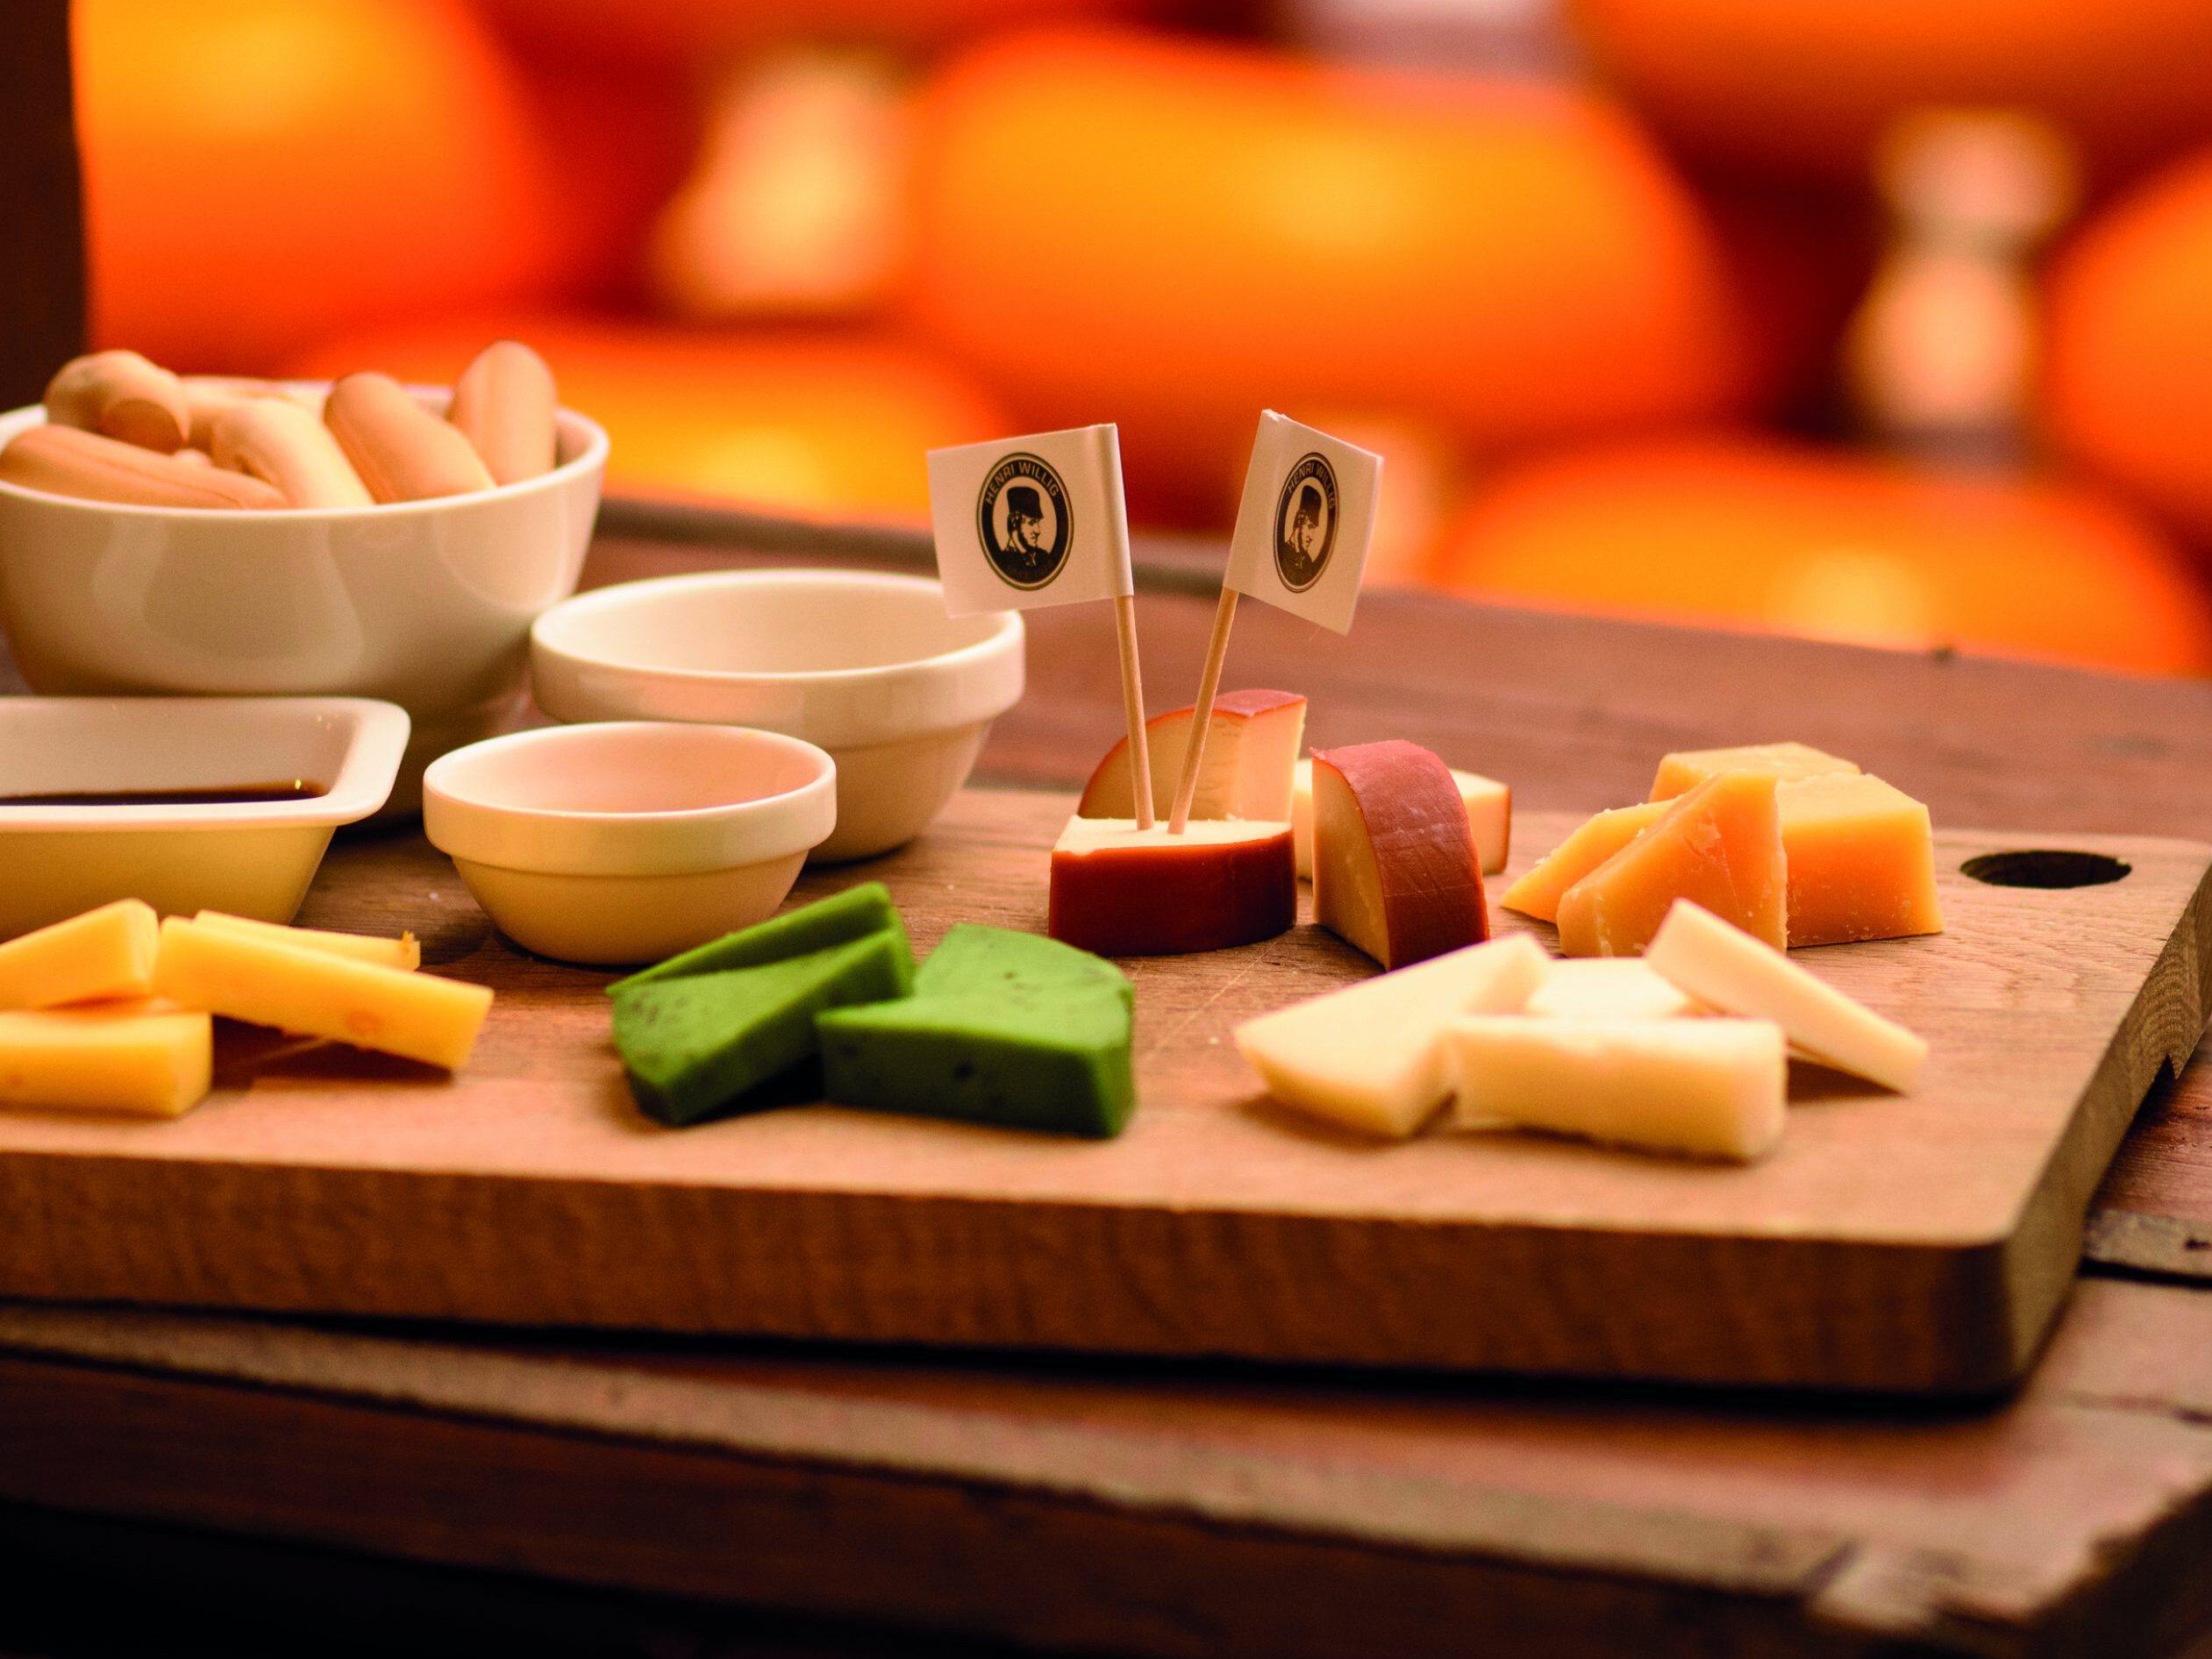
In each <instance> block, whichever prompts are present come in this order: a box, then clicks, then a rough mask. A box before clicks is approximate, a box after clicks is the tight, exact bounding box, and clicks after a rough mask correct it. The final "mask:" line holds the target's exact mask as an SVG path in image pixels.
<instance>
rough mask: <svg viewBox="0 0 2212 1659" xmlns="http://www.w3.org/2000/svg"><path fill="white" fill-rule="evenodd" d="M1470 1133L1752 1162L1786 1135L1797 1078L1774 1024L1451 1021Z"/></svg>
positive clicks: (1456, 1079) (1461, 1119) (1449, 1039)
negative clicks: (1535, 1133) (1499, 1131)
mask: <svg viewBox="0 0 2212 1659" xmlns="http://www.w3.org/2000/svg"><path fill="white" fill-rule="evenodd" d="M1445 1047H1446V1051H1447V1053H1448V1056H1449V1059H1450V1064H1451V1067H1452V1079H1453V1084H1454V1086H1455V1088H1456V1089H1457V1092H1458V1097H1459V1098H1458V1102H1457V1104H1456V1105H1455V1106H1454V1107H1453V1108H1452V1117H1453V1121H1454V1123H1455V1124H1457V1125H1458V1126H1459V1127H1461V1128H1466V1129H1494V1128H1497V1127H1500V1126H1509V1127H1513V1128H1519V1129H1545V1130H1549V1131H1552V1132H1553V1133H1556V1134H1562V1135H1576V1136H1585V1137H1587V1138H1588V1139H1591V1140H1595V1141H1603V1142H1607V1143H1611V1144H1614V1145H1620V1146H1633V1147H1639V1148H1643V1149H1645V1150H1651V1151H1659V1152H1680V1153H1688V1154H1691V1155H1693V1156H1696V1157H1720V1158H1736V1159H1740V1160H1744V1161H1746V1162H1748V1161H1749V1160H1751V1159H1752V1158H1756V1157H1761V1156H1762V1155H1764V1154H1765V1153H1766V1152H1767V1151H1768V1150H1771V1149H1772V1148H1773V1144H1774V1143H1775V1142H1776V1141H1777V1140H1778V1139H1780V1136H1781V1132H1782V1121H1783V1113H1784V1103H1785V1098H1786V1091H1787V1086H1788V1080H1789V1057H1788V1051H1787V1048H1786V1047H1785V1045H1784V1043H1783V1041H1782V1031H1781V1028H1780V1026H1778V1025H1776V1024H1774V1023H1773V1022H1772V1021H1768V1020H1738V1019H1713V1020H1538V1019H1531V1018H1529V1017H1528V1016H1527V1015H1512V1014H1504V1015H1488V1014H1486V1015H1468V1016H1465V1017H1462V1018H1460V1019H1457V1020H1454V1021H1452V1022H1451V1024H1450V1025H1449V1026H1448V1027H1447V1028H1446V1029H1445Z"/></svg>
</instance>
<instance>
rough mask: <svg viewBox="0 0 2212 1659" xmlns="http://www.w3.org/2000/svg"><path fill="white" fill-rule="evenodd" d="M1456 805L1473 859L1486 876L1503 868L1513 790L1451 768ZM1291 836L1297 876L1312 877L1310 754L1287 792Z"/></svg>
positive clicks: (1508, 847) (1510, 831)
mask: <svg viewBox="0 0 2212 1659" xmlns="http://www.w3.org/2000/svg"><path fill="white" fill-rule="evenodd" d="M1450 771H1451V773H1452V782H1453V783H1454V784H1455V785H1457V786H1458V787H1459V804H1460V805H1461V806H1463V807H1465V808H1466V811H1467V833H1468V834H1469V835H1471V836H1473V837H1474V859H1475V863H1476V864H1477V865H1479V866H1480V867H1481V871H1482V873H1483V874H1484V875H1486V876H1489V875H1495V874H1496V873H1497V872H1499V871H1501V870H1502V869H1504V868H1505V865H1506V860H1507V859H1508V858H1510V857H1511V856H1512V851H1513V791H1512V790H1511V789H1510V788H1509V787H1507V786H1506V785H1504V784H1502V783H1500V782H1499V781H1498V780H1496V779H1495V778H1486V777H1484V776H1483V775H1482V774H1481V773H1479V772H1461V771H1460V770H1459V768H1458V767H1457V766H1453V767H1452V768H1450ZM1290 835H1291V841H1292V844H1293V845H1294V847H1295V850H1296V851H1297V854H1298V877H1299V879H1301V880H1302V881H1310V880H1312V879H1313V757H1312V756H1311V755H1306V756H1303V757H1302V758H1300V760H1299V762H1298V766H1297V771H1296V772H1295V773H1294V774H1293V777H1292V780H1291V794H1290Z"/></svg>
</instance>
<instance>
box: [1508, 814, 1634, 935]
mask: <svg viewBox="0 0 2212 1659" xmlns="http://www.w3.org/2000/svg"><path fill="white" fill-rule="evenodd" d="M1669 804H1670V803H1668V802H1666V801H1639V802H1638V803H1637V804H1636V805H1635V806H1633V807H1616V808H1613V810H1611V811H1610V812H1601V813H1598V814H1596V815H1595V816H1593V817H1591V818H1589V819H1588V820H1586V821H1585V822H1582V823H1581V824H1580V825H1578V826H1577V827H1576V829H1575V830H1574V833H1573V834H1572V835H1570V836H1569V837H1567V838H1566V840H1564V841H1562V842H1560V843H1559V845H1558V846H1556V847H1554V848H1552V851H1549V852H1547V853H1545V855H1544V857H1543V858H1540V859H1538V861H1537V863H1536V864H1535V865H1532V866H1531V868H1530V869H1529V871H1528V873H1527V874H1525V875H1523V877H1522V878H1521V879H1519V880H1518V881H1516V882H1515V883H1514V884H1513V885H1512V886H1509V887H1508V888H1507V889H1506V890H1505V896H1504V897H1503V898H1502V899H1501V900H1499V901H1498V902H1499V903H1501V904H1502V905H1503V906H1505V908H1507V909H1509V910H1518V911H1519V912H1520V913H1521V914H1522V915H1524V916H1534V917H1535V918H1536V919H1537V920H1538V921H1539V922H1556V921H1558V920H1559V898H1560V895H1561V894H1564V893H1566V890H1567V889H1568V888H1569V887H1571V886H1573V885H1574V884H1575V883H1576V882H1578V881H1580V880H1581V879H1582V878H1583V877H1584V876H1586V875H1588V874H1589V873H1590V872H1591V871H1593V870H1595V869H1596V868H1597V867H1598V865H1602V864H1603V863H1604V862H1605V861H1606V860H1607V859H1608V858H1611V857H1612V856H1613V855H1614V854H1615V853H1616V852H1618V851H1620V850H1621V849H1622V848H1623V847H1625V846H1626V845H1628V844H1629V843H1630V842H1631V841H1633V840H1635V839H1636V837H1638V836H1640V835H1642V834H1643V833H1644V832H1645V830H1646V829H1650V828H1651V827H1652V825H1653V824H1655V823H1657V822H1659V819H1660V818H1662V817H1663V816H1665V815H1666V808H1667V807H1668V805H1669Z"/></svg>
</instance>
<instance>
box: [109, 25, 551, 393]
mask: <svg viewBox="0 0 2212 1659" xmlns="http://www.w3.org/2000/svg"><path fill="white" fill-rule="evenodd" d="M75 53H76V63H77V92H78V99H79V104H78V126H79V131H80V133H81V141H82V150H83V156H84V175H85V210H86V224H87V233H88V239H89V250H90V254H91V266H92V311H93V331H94V333H95V335H96V337H97V338H98V339H99V340H100V341H101V342H102V343H103V344H108V345H129V346H132V347H134V348H136V349H137V350H139V351H142V352H146V354H147V355H149V356H151V357H153V358H154V359H155V360H160V361H164V362H167V363H168V364H169V365H170V366H171V367H176V368H180V369H214V370H225V371H230V372H249V371H256V370H260V369H264V368H267V367H270V366H271V365H272V363H273V362H274V361H275V360H276V359H277V358H279V357H280V356H281V355H282V353H284V352H287V351H289V350H294V349H296V348H298V347H299V346H300V345H303V344H304V343H306V342H307V341H309V340H310V339H312V338H315V337H316V336H318V334H320V333H323V332H326V331H329V330H331V329H332V328H334V327H339V326H344V325H346V324H358V323H359V322H360V321H362V320H363V319H365V318H368V317H376V316H380V315H389V314H391V313H394V312H396V311H399V310H404V309H407V308H410V307H421V306H429V305H436V306H441V307H450V306H452V305H453V304H455V303H464V302H470V301H482V300H485V299H488V298H492V297H496V296H503V295H513V294H517V293H520V292H524V291H528V290H530V289H532V288H533V287H541V286H543V285H544V284H545V282H546V281H548V280H549V277H550V275H551V274H552V271H551V267H552V266H553V260H554V258H555V250H556V247H557V246H558V234H557V231H558V226H557V221H556V218H555V213H556V210H557V208H558V203H559V195H558V193H559V191H560V156H559V155H558V154H557V153H555V152H554V151H553V150H552V149H551V148H550V147H549V146H546V145H544V144H543V143H541V141H540V139H539V134H538V132H537V131H536V129H535V128H534V126H533V125H532V120H531V118H530V116H529V113H528V111H527V110H526V108H525V106H524V98H523V96H522V93H521V91H520V89H519V87H518V85H517V81H516V79H515V76H514V74H513V72H512V70H511V69H510V68H509V66H508V64H507V62H506V61H505V59H504V57H503V55H502V53H501V50H500V48H499V46H498V45H497V43H496V41H495V40H494V39H492V38H491V37H490V36H489V33H488V32H487V31H486V30H485V28H484V26H483V25H482V23H481V22H480V21H479V20H478V19H477V18H476V17H475V13H474V12H473V11H471V10H470V9H469V7H468V6H467V5H466V4H461V3H460V0H195V3H194V4H189V5H183V4H175V0H77V4H76V7H75Z"/></svg>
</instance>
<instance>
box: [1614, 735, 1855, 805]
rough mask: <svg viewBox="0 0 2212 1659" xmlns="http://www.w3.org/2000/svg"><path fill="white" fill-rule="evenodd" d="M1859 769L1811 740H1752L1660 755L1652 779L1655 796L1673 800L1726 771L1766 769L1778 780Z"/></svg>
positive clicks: (1663, 799)
mask: <svg viewBox="0 0 2212 1659" xmlns="http://www.w3.org/2000/svg"><path fill="white" fill-rule="evenodd" d="M1858 770H1859V765H1858V763H1857V762H1856V761H1851V760H1845V759H1842V758H1839V757H1837V756H1836V755H1831V754H1829V753H1828V752H1826V751H1824V750H1820V749H1816V748H1814V747H1813V746H1812V745H1811V744H1802V743H1749V744H1739V745H1737V747H1735V748H1733V749H1683V750H1678V751H1676V752H1674V753H1673V754H1671V755H1664V756H1661V757H1660V758H1659V775H1658V776H1657V777H1655V778H1653V779H1652V800H1654V801H1672V800H1673V799H1674V797H1675V796H1677V795H1680V794H1688V793H1689V792H1690V791H1691V790H1692V789H1695V787H1697V786H1698V785H1699V784H1702V783H1703V782H1704V781H1705V780H1707V779H1708V778H1717V777H1719V776H1720V775H1721V773H1723V772H1758V773H1765V774H1766V776H1767V777H1769V778H1772V779H1773V780H1775V781H1776V782H1777V783H1784V782H1787V781H1788V780H1791V779H1795V778H1818V777H1823V776H1825V775H1827V774H1829V773H1852V772H1857V771H1858Z"/></svg>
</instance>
